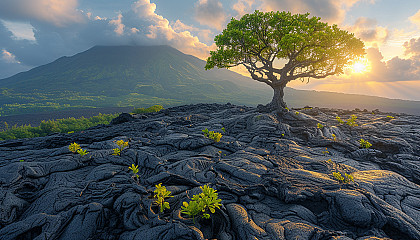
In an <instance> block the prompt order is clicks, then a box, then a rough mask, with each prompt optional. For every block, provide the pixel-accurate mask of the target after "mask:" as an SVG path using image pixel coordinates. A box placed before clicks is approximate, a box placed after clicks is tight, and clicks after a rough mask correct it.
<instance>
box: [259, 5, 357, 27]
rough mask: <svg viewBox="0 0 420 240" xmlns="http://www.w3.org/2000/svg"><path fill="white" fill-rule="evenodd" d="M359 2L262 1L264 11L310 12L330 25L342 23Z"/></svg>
mask: <svg viewBox="0 0 420 240" xmlns="http://www.w3.org/2000/svg"><path fill="white" fill-rule="evenodd" d="M358 1H359V0H351V1H349V0H317V1H314V0H262V5H261V8H262V10H264V11H290V12H292V13H293V14H297V13H306V12H309V13H311V14H312V15H313V16H317V17H321V20H322V21H326V22H328V23H341V22H342V21H343V19H344V17H345V13H346V10H347V9H348V8H349V7H351V6H352V5H353V4H355V3H356V2H358Z"/></svg>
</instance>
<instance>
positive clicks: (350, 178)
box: [332, 172, 354, 183]
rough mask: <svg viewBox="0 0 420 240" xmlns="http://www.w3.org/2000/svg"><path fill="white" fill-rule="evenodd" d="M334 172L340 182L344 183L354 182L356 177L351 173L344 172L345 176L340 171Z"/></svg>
mask: <svg viewBox="0 0 420 240" xmlns="http://www.w3.org/2000/svg"><path fill="white" fill-rule="evenodd" d="M332 174H333V177H334V178H335V179H336V180H337V181H339V182H342V183H350V182H354V178H353V176H352V175H350V174H347V173H344V176H345V177H343V176H342V175H341V173H340V172H333V173H332Z"/></svg>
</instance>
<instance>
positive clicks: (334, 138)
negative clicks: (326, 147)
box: [331, 133, 337, 141]
mask: <svg viewBox="0 0 420 240" xmlns="http://www.w3.org/2000/svg"><path fill="white" fill-rule="evenodd" d="M331 137H332V139H333V141H337V136H335V134H334V133H333V134H331Z"/></svg>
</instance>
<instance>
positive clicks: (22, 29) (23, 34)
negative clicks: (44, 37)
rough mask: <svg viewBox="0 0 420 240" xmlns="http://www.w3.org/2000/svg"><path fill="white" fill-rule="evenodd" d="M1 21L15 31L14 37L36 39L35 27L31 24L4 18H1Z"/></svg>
mask: <svg viewBox="0 0 420 240" xmlns="http://www.w3.org/2000/svg"><path fill="white" fill-rule="evenodd" d="M0 22H1V23H3V25H4V26H5V27H7V29H8V30H10V31H11V32H12V33H13V37H14V38H15V39H17V40H23V39H26V40H31V41H35V36H34V28H33V26H32V25H31V24H29V23H21V22H9V21H4V20H1V21H0Z"/></svg>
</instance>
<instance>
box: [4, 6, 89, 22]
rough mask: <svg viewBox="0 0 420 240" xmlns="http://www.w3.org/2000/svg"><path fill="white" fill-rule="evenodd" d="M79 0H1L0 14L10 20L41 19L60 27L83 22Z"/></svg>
mask: <svg viewBox="0 0 420 240" xmlns="http://www.w3.org/2000/svg"><path fill="white" fill-rule="evenodd" d="M77 6H78V0H65V1H62V0H1V1H0V16H1V18H2V19H4V20H10V21H30V22H31V21H40V22H44V23H49V24H53V25H55V26H58V27H63V26H66V25H68V24H70V23H80V22H83V20H84V17H83V15H82V13H81V12H80V11H78V10H77V9H76V8H77Z"/></svg>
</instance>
